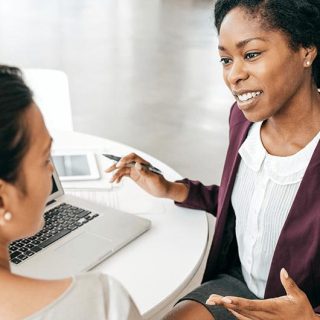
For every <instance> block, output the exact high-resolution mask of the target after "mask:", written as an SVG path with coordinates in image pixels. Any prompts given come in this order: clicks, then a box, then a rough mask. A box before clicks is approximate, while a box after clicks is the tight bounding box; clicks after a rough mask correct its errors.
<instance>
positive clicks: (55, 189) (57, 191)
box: [47, 168, 64, 205]
mask: <svg viewBox="0 0 320 320" xmlns="http://www.w3.org/2000/svg"><path fill="white" fill-rule="evenodd" d="M51 179H52V190H51V194H50V195H49V197H48V200H47V205H48V204H50V203H52V200H54V199H57V198H58V197H59V196H62V195H63V193H64V192H63V188H62V185H61V182H60V180H59V177H58V174H57V171H56V169H55V168H54V171H53V174H52V177H51Z"/></svg>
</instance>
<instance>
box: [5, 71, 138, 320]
mask: <svg viewBox="0 0 320 320" xmlns="http://www.w3.org/2000/svg"><path fill="white" fill-rule="evenodd" d="M51 142H52V138H51V137H50V135H49V133H48V130H47V128H46V126H45V124H44V121H43V118H42V115H41V112H40V110H39V108H38V107H37V106H36V104H35V103H34V102H33V99H32V93H31V91H30V89H29V88H28V87H27V86H26V84H25V83H24V82H23V79H22V75H21V72H20V70H19V69H17V68H13V67H8V66H0V283H1V290H0V301H1V304H0V319H1V320H14V319H26V318H27V319H29V320H40V319H41V320H49V319H68V320H79V319H85V320H87V319H99V320H100V319H108V320H111V319H112V320H140V319H142V318H141V316H140V315H139V312H138V310H137V308H136V306H135V304H134V303H133V301H132V300H131V299H130V297H129V295H128V294H127V292H126V291H125V290H124V289H123V287H122V286H121V285H120V284H119V283H118V282H117V281H116V280H115V279H112V278H110V277H108V276H106V275H102V274H99V273H87V274H82V275H77V276H74V277H72V278H67V279H61V280H51V281H49V280H39V279H31V278H27V277H22V276H18V275H15V274H13V273H11V271H10V263H9V250H8V246H9V244H10V242H12V241H14V240H17V239H21V238H25V237H29V236H32V235H34V234H35V233H37V232H38V231H39V230H40V229H41V228H42V226H43V224H44V219H43V211H44V207H45V204H46V201H47V198H48V196H49V194H50V192H51V189H52V180H51V177H52V172H53V167H52V164H51V160H50V149H51Z"/></svg>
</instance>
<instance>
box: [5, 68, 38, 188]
mask: <svg viewBox="0 0 320 320" xmlns="http://www.w3.org/2000/svg"><path fill="white" fill-rule="evenodd" d="M32 102H33V98H32V92H31V90H30V89H29V88H28V87H27V85H26V84H25V83H24V81H23V78H22V73H21V71H20V70H19V69H18V68H15V67H9V66H4V65H0V179H2V180H4V181H6V182H9V183H13V184H14V183H16V182H20V181H21V180H20V178H21V174H20V172H21V170H20V169H21V164H22V160H23V158H24V156H25V154H26V153H27V151H28V148H29V144H30V141H29V140H30V139H29V131H28V129H27V126H26V123H25V118H24V116H25V112H26V110H27V109H28V108H29V107H30V106H31V104H32ZM21 189H22V191H25V190H24V186H23V185H22V188H21Z"/></svg>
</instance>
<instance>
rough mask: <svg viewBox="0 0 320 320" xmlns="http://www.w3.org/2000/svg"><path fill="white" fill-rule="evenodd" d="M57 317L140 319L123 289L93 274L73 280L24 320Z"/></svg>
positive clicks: (107, 279)
mask: <svg viewBox="0 0 320 320" xmlns="http://www.w3.org/2000/svg"><path fill="white" fill-rule="evenodd" d="M119 314H121V316H120V317H118V315H119ZM85 315H87V316H88V317H86V316H85ZM106 316H107V317H106ZM61 317H62V318H64V319H70V320H73V319H80V318H81V319H82V318H90V319H109V320H113V319H123V320H129V319H130V320H140V319H142V318H141V316H140V314H139V312H138V310H137V308H136V306H135V304H134V302H133V301H132V299H131V298H130V296H129V294H128V293H127V291H126V290H125V289H124V287H123V286H122V285H121V284H120V283H119V282H118V281H117V280H115V279H114V278H112V277H110V276H108V275H105V274H102V273H95V272H89V273H83V274H80V275H77V276H75V277H73V280H72V284H71V285H70V287H69V288H68V289H67V290H66V291H65V292H64V293H63V294H62V295H61V296H60V297H59V298H58V299H56V300H54V301H53V302H52V303H51V304H49V305H47V306H46V307H45V308H43V309H42V310H40V311H38V312H37V313H35V314H34V315H33V316H32V317H29V318H28V320H38V319H39V320H40V319H41V320H46V319H51V318H54V319H60V318H61Z"/></svg>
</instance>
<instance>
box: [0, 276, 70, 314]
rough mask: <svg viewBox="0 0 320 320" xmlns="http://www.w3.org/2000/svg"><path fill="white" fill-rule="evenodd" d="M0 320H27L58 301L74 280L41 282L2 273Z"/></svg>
mask: <svg viewBox="0 0 320 320" xmlns="http://www.w3.org/2000/svg"><path fill="white" fill-rule="evenodd" d="M0 278H1V287H2V289H1V291H0V301H6V303H1V306H0V319H15V318H17V319H18V318H19V319H20V318H25V317H27V316H29V315H30V314H33V313H35V312H36V311H38V310H39V309H42V308H44V307H45V306H47V305H48V304H50V303H52V301H55V300H56V299H58V298H59V297H60V296H61V295H62V294H63V293H64V292H65V291H66V290H67V289H68V288H69V287H70V286H71V284H72V278H66V279H60V280H40V279H32V278H28V277H23V276H19V275H15V274H11V273H1V274H0Z"/></svg>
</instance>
